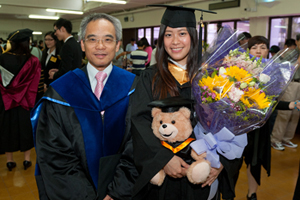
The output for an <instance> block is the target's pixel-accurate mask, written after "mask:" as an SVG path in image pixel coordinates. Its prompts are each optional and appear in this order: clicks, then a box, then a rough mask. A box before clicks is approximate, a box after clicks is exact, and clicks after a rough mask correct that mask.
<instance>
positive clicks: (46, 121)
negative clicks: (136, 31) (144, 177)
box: [32, 66, 134, 199]
mask: <svg viewBox="0 0 300 200" xmlns="http://www.w3.org/2000/svg"><path fill="white" fill-rule="evenodd" d="M84 71H85V72H86V68H84V69H83V70H80V69H76V70H74V71H71V72H69V73H67V74H66V75H64V76H63V77H62V78H60V79H58V80H57V81H54V82H53V83H52V84H51V85H50V87H49V89H48V90H47V92H46V93H45V96H44V97H43V98H42V100H41V101H40V102H39V104H38V105H37V106H36V107H35V110H34V112H32V122H33V126H34V128H36V133H35V134H34V138H35V139H36V151H37V163H38V167H37V168H36V180H37V184H38V188H39V193H40V198H41V199H98V198H99V199H103V198H104V197H105V195H106V194H108V193H109V192H108V191H107V185H108V184H109V183H110V182H111V181H112V178H113V176H114V169H115V165H116V164H117V163H119V160H120V158H121V154H120V152H122V151H123V150H124V149H126V144H127V141H128V140H129V139H130V135H129V134H128V133H127V132H126V133H125V115H126V112H127V107H128V101H129V95H130V94H131V91H132V88H131V86H132V83H133V81H134V75H133V74H131V73H129V72H127V71H125V70H122V69H120V68H118V67H115V66H114V67H113V70H112V72H111V74H110V76H109V78H108V80H107V83H106V84H105V87H104V89H103V92H102V95H101V100H100V101H99V100H98V99H97V98H96V96H95V95H94V93H93V92H92V89H91V86H90V83H89V80H88V77H87V74H86V73H85V72H84ZM120 77H122V78H120ZM101 111H105V113H104V116H103V117H102V116H101ZM37 120H38V121H37ZM99 160H100V162H99ZM123 181H124V182H125V181H126V180H123ZM120 187H121V186H120ZM97 188H98V191H97ZM121 189H122V188H120V190H121ZM117 192H118V191H117ZM117 192H116V193H117ZM112 196H113V195H112ZM113 197H114V196H113ZM116 199H117V198H116Z"/></svg>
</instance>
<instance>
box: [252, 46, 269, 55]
mask: <svg viewBox="0 0 300 200" xmlns="http://www.w3.org/2000/svg"><path fill="white" fill-rule="evenodd" d="M268 53H269V49H268V48H267V45H266V44H263V43H262V44H255V45H253V46H252V47H251V49H250V54H252V55H253V56H255V57H258V58H260V57H261V56H262V57H263V58H267V56H268Z"/></svg>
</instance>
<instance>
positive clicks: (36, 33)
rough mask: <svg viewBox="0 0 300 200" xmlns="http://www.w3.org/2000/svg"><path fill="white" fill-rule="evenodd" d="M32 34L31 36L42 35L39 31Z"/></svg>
mask: <svg viewBox="0 0 300 200" xmlns="http://www.w3.org/2000/svg"><path fill="white" fill-rule="evenodd" d="M32 34H33V35H42V32H41V31H33V32H32Z"/></svg>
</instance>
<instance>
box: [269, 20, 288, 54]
mask: <svg viewBox="0 0 300 200" xmlns="http://www.w3.org/2000/svg"><path fill="white" fill-rule="evenodd" d="M288 22H289V19H288V18H287V17H284V18H273V19H271V24H270V26H271V30H270V37H269V38H270V47H271V46H273V45H277V46H279V47H280V49H283V46H284V43H285V40H286V39H287V38H288Z"/></svg>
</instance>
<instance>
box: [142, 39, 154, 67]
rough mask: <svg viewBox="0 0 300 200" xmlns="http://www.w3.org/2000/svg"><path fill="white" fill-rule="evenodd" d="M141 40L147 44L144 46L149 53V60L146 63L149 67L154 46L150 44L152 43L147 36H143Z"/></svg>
mask: <svg viewBox="0 0 300 200" xmlns="http://www.w3.org/2000/svg"><path fill="white" fill-rule="evenodd" d="M141 41H142V42H143V45H144V46H145V47H144V51H146V52H147V54H148V59H147V62H146V63H145V65H146V67H148V66H149V64H150V60H151V54H152V47H151V46H150V44H149V42H148V40H147V38H145V37H143V38H142V39H141Z"/></svg>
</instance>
